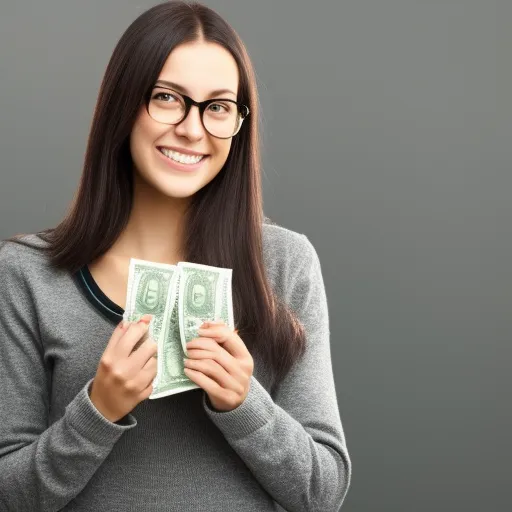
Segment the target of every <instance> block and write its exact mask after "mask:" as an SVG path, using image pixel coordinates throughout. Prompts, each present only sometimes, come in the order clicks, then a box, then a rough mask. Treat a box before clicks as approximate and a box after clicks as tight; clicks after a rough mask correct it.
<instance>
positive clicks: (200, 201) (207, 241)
mask: <svg viewBox="0 0 512 512" xmlns="http://www.w3.org/2000/svg"><path fill="white" fill-rule="evenodd" d="M198 40H205V41H208V42H214V43H217V44H219V45H221V46H223V47H224V48H225V49H227V50H228V51H229V52H230V53H231V55H232V56H233V57H234V59H235V61H236V63H237V66H238V70H239V76H240V83H239V90H238V98H239V99H238V101H240V102H241V103H243V104H245V105H247V106H248V107H249V111H250V115H249V116H248V118H247V119H245V121H244V123H243V124H242V127H241V129H240V131H239V133H238V134H237V135H236V136H235V137H234V138H233V140H232V145H231V149H230V153H229V156H228V158H227V160H226V163H225V165H224V167H223V168H222V169H221V171H220V172H219V173H218V174H217V176H216V177H215V178H214V179H213V180H212V181H211V182H210V183H208V184H207V185H206V186H205V187H203V188H202V189H201V190H199V191H198V192H197V193H196V194H195V195H194V196H193V197H192V198H191V203H190V208H189V210H188V211H187V217H186V226H187V227H186V229H185V240H184V247H183V248H182V249H183V250H182V252H183V254H185V255H186V261H190V262H197V263H202V264H206V265H212V266H218V267H225V268H231V269H233V282H232V291H233V310H234V311H233V313H234V318H235V323H236V327H237V328H238V329H239V335H240V337H241V338H242V339H243V340H244V343H245V344H246V346H247V347H248V349H249V350H250V351H251V354H252V355H253V356H254V355H255V353H256V352H257V353H258V354H259V355H260V356H261V358H262V361H263V363H264V365H265V370H266V371H267V373H268V374H269V375H270V377H271V380H272V382H273V383H274V385H275V384H278V382H279V381H280V380H281V379H282V378H283V377H284V376H285V375H286V374H287V373H288V371H289V370H290V369H291V367H292V366H293V364H294V363H295V361H297V360H298V359H299V358H300V357H301V356H302V355H303V353H304V351H305V346H306V340H305V333H304V329H303V326H302V324H301V323H300V322H299V321H298V319H297V317H296V316H295V314H294V313H293V311H291V310H290V309H289V308H288V307H287V306H286V305H285V304H284V303H283V302H281V301H280V300H279V299H278V298H277V297H276V296H275V294H274V292H273V290H272V288H271V286H270V284H269V282H268V280H267V276H266V271H265V267H264V262H263V242H262V223H263V221H264V215H263V207H262V190H261V163H260V147H259V146H260V140H259V116H258V114H259V108H258V93H257V89H256V81H255V73H254V70H253V67H252V64H251V61H250V58H249V56H248V54H247V51H246V49H245V46H244V44H243V42H242V41H241V40H240V38H239V37H238V35H237V33H236V32H235V31H234V29H233V28H232V27H231V26H230V25H229V24H228V23H227V22H226V21H225V20H224V19H223V18H222V17H221V16H219V15H218V14H217V13H216V12H215V11H213V10H212V9H210V8H208V7H206V6H205V5H202V4H201V3H199V2H184V1H168V2H164V3H160V4H158V5H156V6H154V7H152V8H150V9H149V10H147V11H145V12H144V13H142V14H141V15H140V16H139V17H138V18H137V19H136V20H135V21H134V22H133V23H132V24H131V25H130V26H129V27H128V29H127V30H126V31H125V33H124V34H123V35H122V36H121V38H120V40H119V42H118V44H117V46H116V47H115V49H114V52H113V54H112V57H111V59H110V62H109V64H108V66H107V69H106V72H105V76H104V78H103V81H102V84H101V87H100V90H99V95H98V99H97V103H96V108H95V110H94V116H93V119H92V125H91V129H90V134H89V138H88V144H87V149H86V153H85V160H84V166H83V171H82V175H81V179H80V183H79V187H78V189H77V192H76V195H75V197H74V201H73V203H72V205H71V207H70V209H69V212H68V213H67V215H66V216H65V218H64V219H63V220H62V221H61V222H60V224H58V225H57V226H56V227H55V228H51V229H47V230H45V231H42V232H41V233H39V235H40V236H41V237H42V238H43V239H44V240H46V241H47V242H48V247H47V248H46V249H45V250H46V251H47V252H48V254H49V257H50V260H51V263H52V264H53V265H54V266H55V267H58V268H62V269H67V270H69V271H71V272H75V271H76V270H78V269H79V268H80V267H82V266H84V265H86V264H88V263H90V262H91V261H93V260H95V259H96V258H98V257H99V256H101V255H102V254H104V253H105V252H106V251H107V250H108V249H109V248H110V247H111V246H112V245H113V243H114V242H115V240H116V239H117V237H118V236H119V235H120V233H121V231H122V230H123V228H124V227H125V226H126V224H127V222H128V218H129V214H130V210H131V206H132V200H133V196H132V193H133V174H132V171H131V170H132V160H131V154H130V148H129V135H130V132H131V129H132V126H133V124H134V122H135V118H136V116H137V114H138V112H139V109H140V107H141V105H142V102H143V101H144V98H145V97H146V95H147V93H148V91H150V90H151V89H152V88H153V85H154V83H155V82H156V80H157V79H158V76H159V72H160V70H161V69H162V67H163V65H164V63H165V61H166V59H167V57H168V56H169V54H170V52H171V51H172V50H173V49H174V48H175V47H176V46H178V45H180V44H182V43H188V42H194V41H198Z"/></svg>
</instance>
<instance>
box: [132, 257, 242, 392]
mask: <svg viewBox="0 0 512 512" xmlns="http://www.w3.org/2000/svg"><path fill="white" fill-rule="evenodd" d="M231 277H232V269H227V268H221V267H213V266H209V265H200V264H197V263H189V262H178V264H177V265H166V264H162V263H155V262H151V261H146V260H139V259H135V258H132V259H131V260H130V267H129V272H128V286H127V297H126V308H125V314H124V315H123V318H124V319H125V320H128V321H138V320H139V319H140V318H141V317H142V315H144V314H146V313H149V314H152V315H153V319H152V320H151V323H150V325H149V329H148V336H150V337H151V338H152V339H153V340H154V341H155V342H156V343H157V345H158V353H157V361H158V369H157V375H156V377H155V379H154V381H153V392H152V393H151V395H150V397H149V398H151V399H154V398H162V397H164V396H168V395H172V394H176V393H182V392H184V391H189V390H191V389H197V388H199V387H200V386H198V385H197V384H195V383H194V382H193V381H191V380H190V379H189V378H188V377H187V376H186V374H185V372H184V368H185V366H184V364H183V360H184V358H185V357H187V356H188V354H187V350H186V344H187V342H189V341H190V340H192V339H194V338H197V337H198V332H197V331H198V329H199V327H200V326H201V324H202V323H203V322H204V321H208V320H217V319H220V320H223V321H224V322H225V323H226V324H227V325H228V326H230V327H231V329H233V328H234V320H233V301H232V290H231ZM142 341H143V340H141V342H142ZM141 342H139V344H140V343H141Z"/></svg>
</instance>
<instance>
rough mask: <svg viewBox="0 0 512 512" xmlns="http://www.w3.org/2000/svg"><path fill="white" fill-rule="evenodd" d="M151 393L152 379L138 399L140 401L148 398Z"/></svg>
mask: <svg viewBox="0 0 512 512" xmlns="http://www.w3.org/2000/svg"><path fill="white" fill-rule="evenodd" d="M151 393H153V381H151V382H150V383H149V386H148V387H147V388H146V389H145V390H144V391H142V393H141V394H140V395H139V400H140V401H141V402H142V401H143V400H146V399H147V398H149V396H150V395H151Z"/></svg>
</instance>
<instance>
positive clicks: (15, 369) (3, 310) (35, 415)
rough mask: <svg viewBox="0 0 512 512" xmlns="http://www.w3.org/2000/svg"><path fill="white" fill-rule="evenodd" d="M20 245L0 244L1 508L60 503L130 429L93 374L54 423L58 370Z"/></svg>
mask: <svg viewBox="0 0 512 512" xmlns="http://www.w3.org/2000/svg"><path fill="white" fill-rule="evenodd" d="M18 258H19V256H18V250H17V249H16V248H15V247H14V246H8V245H7V244H6V245H4V246H0V389H1V390H2V391H1V393H0V411H2V412H1V415H2V417H1V420H0V510H5V511H20V510H23V511H24V512H30V511H38V512H41V511H55V510H59V509H61V508H62V507H64V505H66V504H67V503H68V502H69V501H70V500H72V499H73V498H74V497H75V496H76V495H77V494H78V493H79V492H80V491H81V490H82V489H83V488H84V487H85V485H86V484H87V482H88V481H89V479H90V478H91V477H92V475H93V474H94V472H95V471H96V469H97V468H98V467H99V466H100V464H101V463H102V462H103V460H104V459H105V458H106V457H107V455H108V454H109V453H110V451H111V450H112V448H113V446H114V444H115V442H116V441H117V440H118V439H119V437H120V436H121V435H122V434H123V432H124V431H125V430H126V429H129V428H133V427H134V426H135V425H136V421H135V418H133V416H130V415H128V416H127V417H126V418H125V419H126V421H124V423H123V424H115V423H111V422H110V421H108V420H107V419H105V418H104V417H103V416H102V415H101V414H100V413H99V412H98V411H97V410H96V408H95V407H94V405H93V404H92V402H91V401H90V399H89V394H88V389H89V386H90V383H91V382H92V381H89V382H88V383H87V384H86V385H85V386H84V387H83V388H82V390H81V391H80V392H79V393H78V394H77V395H76V397H75V398H74V399H73V400H72V401H71V403H70V404H69V405H68V406H67V408H66V412H65V414H64V415H63V417H62V418H61V419H59V420H58V421H56V422H55V423H53V424H52V425H49V424H48V423H49V415H48V409H49V406H50V393H49V387H50V382H51V374H50V372H49V370H48V368H47V367H45V363H44V349H43V346H42V343H41V340H40V337H39V332H38V323H37V313H36V311H35V308H34V303H33V300H32V296H31V293H30V287H29V284H28V283H27V280H26V278H25V277H24V273H23V272H22V270H21V269H20V268H19V264H18Z"/></svg>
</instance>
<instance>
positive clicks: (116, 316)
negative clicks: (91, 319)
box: [76, 265, 124, 324]
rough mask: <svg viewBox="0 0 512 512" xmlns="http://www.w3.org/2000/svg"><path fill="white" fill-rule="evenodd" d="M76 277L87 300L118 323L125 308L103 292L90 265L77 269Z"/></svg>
mask: <svg viewBox="0 0 512 512" xmlns="http://www.w3.org/2000/svg"><path fill="white" fill-rule="evenodd" d="M76 278H77V281H78V284H79V285H80V287H81V289H82V290H83V292H84V294H85V296H86V298H87V300H88V301H89V302H90V303H91V305H92V306H93V307H94V308H95V309H96V310H98V311H99V312H100V313H101V314H102V315H103V316H106V317H107V318H108V319H109V320H111V321H112V322H114V323H116V324H117V323H119V322H120V321H121V320H122V318H123V314H124V309H123V308H122V307H121V306H119V305H118V304H116V303H115V302H114V301H113V300H111V299H110V298H109V297H107V295H105V293H103V291H102V289H101V288H100V287H99V286H98V283H96V281H95V280H94V277H93V276H92V274H91V271H90V270H89V267H88V265H84V266H83V267H82V268H81V269H79V270H78V271H77V273H76Z"/></svg>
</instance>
